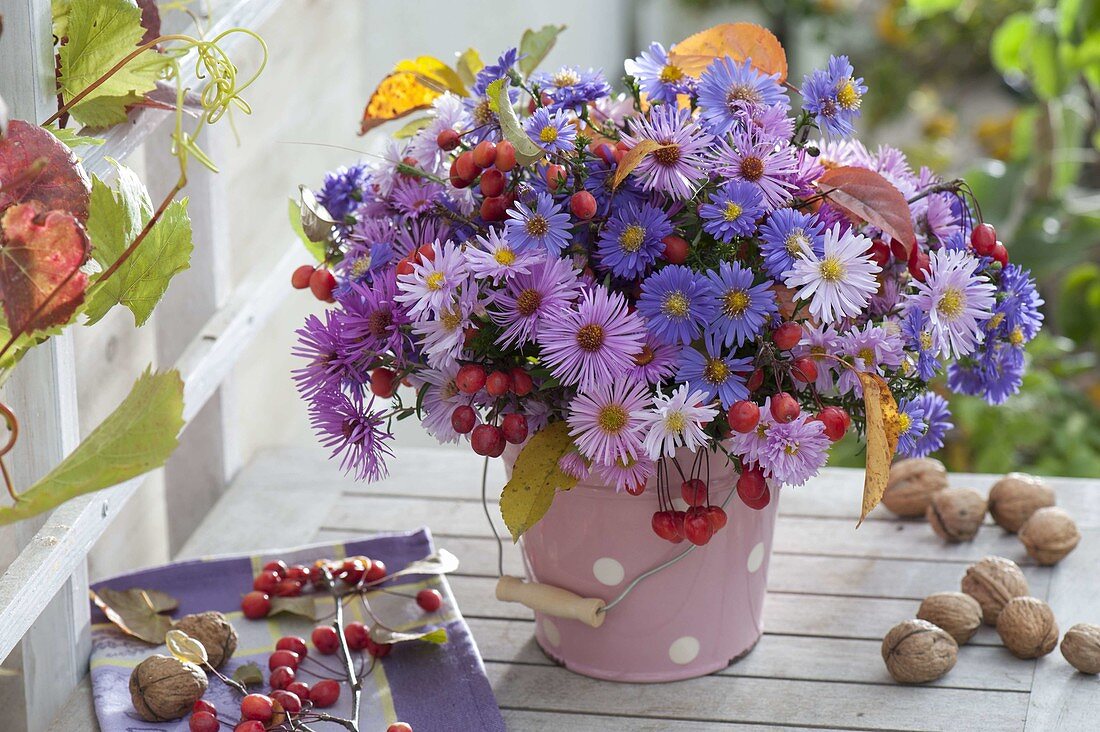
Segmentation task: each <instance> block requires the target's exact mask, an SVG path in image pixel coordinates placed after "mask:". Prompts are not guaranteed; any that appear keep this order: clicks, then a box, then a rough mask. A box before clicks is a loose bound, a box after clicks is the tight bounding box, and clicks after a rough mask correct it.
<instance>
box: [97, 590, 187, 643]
mask: <svg viewBox="0 0 1100 732" xmlns="http://www.w3.org/2000/svg"><path fill="white" fill-rule="evenodd" d="M88 594H89V595H90V596H91V598H92V602H94V603H95V604H96V607H98V608H99V609H100V610H102V611H103V614H104V615H106V616H107V619H108V620H110V621H111V622H112V623H114V624H115V625H117V626H118V628H119V630H121V631H122V632H123V633H126V634H127V635H132V636H134V637H135V638H140V639H141V640H143V641H145V642H147V643H153V644H154V645H159V644H161V643H163V642H164V637H165V636H166V635H167V634H168V631H170V630H171V629H172V618H170V617H169V616H168V615H166V614H165V613H170V612H172V611H173V610H175V609H176V608H178V607H179V601H178V600H176V598H174V597H172V596H171V595H169V594H167V593H164V592H160V591H159V590H143V589H140V588H132V589H129V590H112V589H109V588H103V589H101V590H99V591H98V592H96V591H93V590H89V591H88Z"/></svg>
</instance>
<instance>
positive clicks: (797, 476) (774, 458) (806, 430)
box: [760, 414, 830, 485]
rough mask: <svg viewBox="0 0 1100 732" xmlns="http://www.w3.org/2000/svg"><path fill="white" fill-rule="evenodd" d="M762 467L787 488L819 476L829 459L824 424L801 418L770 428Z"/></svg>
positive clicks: (779, 423) (807, 417) (806, 415)
mask: <svg viewBox="0 0 1100 732" xmlns="http://www.w3.org/2000/svg"><path fill="white" fill-rule="evenodd" d="M767 433H768V437H767V442H766V444H765V446H764V449H763V451H762V453H763V454H762V455H761V460H760V467H761V468H763V469H764V472H765V473H767V474H768V475H770V476H771V477H773V478H775V480H777V481H779V482H780V483H783V484H785V485H802V484H803V483H805V482H806V481H807V480H809V479H810V478H812V477H813V476H814V475H816V474H817V471H818V470H820V469H821V467H822V466H823V465H825V461H826V460H827V459H828V457H829V444H830V441H829V438H828V437H827V436H826V435H825V424H824V423H823V422H821V421H819V420H816V419H811V418H810V415H808V414H801V415H799V416H798V417H797V418H795V420H794V421H792V422H787V423H782V422H776V423H774V424H772V425H771V426H770V427H769V428H768V431H767Z"/></svg>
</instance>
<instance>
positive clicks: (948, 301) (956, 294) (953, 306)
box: [936, 287, 964, 318]
mask: <svg viewBox="0 0 1100 732" xmlns="http://www.w3.org/2000/svg"><path fill="white" fill-rule="evenodd" d="M963 304H964V302H963V294H962V291H961V290H960V289H959V288H957V287H949V288H948V289H946V290H944V291H943V295H942V296H940V301H939V303H937V304H936V310H937V311H939V313H940V315H942V316H944V317H945V318H957V317H958V316H959V315H960V314H961V313H962V311H963Z"/></svg>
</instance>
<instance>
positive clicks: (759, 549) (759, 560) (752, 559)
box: [748, 541, 764, 572]
mask: <svg viewBox="0 0 1100 732" xmlns="http://www.w3.org/2000/svg"><path fill="white" fill-rule="evenodd" d="M763 563H764V542H762V541H761V542H758V543H757V545H756V546H754V547H753V548H752V551H751V552H749V562H748V568H749V571H750V572H755V571H756V570H758V569H760V565H761V564H763Z"/></svg>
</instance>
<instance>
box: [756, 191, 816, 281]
mask: <svg viewBox="0 0 1100 732" xmlns="http://www.w3.org/2000/svg"><path fill="white" fill-rule="evenodd" d="M824 232H825V226H824V224H822V223H821V222H820V221H818V220H817V217H815V216H814V215H812V214H805V213H802V212H801V211H795V210H794V209H793V208H778V209H776V210H775V211H772V212H771V213H770V214H768V220H767V221H765V222H764V224H763V225H762V226H761V227H760V238H761V239H762V240H763V243H762V244H761V246H760V251H761V254H763V255H764V269H766V270H767V271H768V274H770V275H771V276H772V277H775V278H776V279H779V280H782V279H783V278H784V277H785V276H786V275H787V273H789V272H790V271H791V270H792V269H794V262H795V259H796V258H797V257H798V255H799V253H800V252H802V251H803V250H806V249H808V250H810V251H812V252H813V253H814V256H816V257H818V258H819V259H820V258H822V257H824V256H825V237H824Z"/></svg>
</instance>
